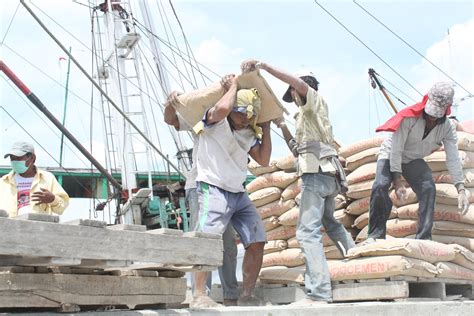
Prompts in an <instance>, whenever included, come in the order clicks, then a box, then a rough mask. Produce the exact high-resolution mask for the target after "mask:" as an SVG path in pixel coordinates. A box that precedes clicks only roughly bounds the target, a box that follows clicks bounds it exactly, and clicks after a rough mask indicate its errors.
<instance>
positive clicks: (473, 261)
mask: <svg viewBox="0 0 474 316" xmlns="http://www.w3.org/2000/svg"><path fill="white" fill-rule="evenodd" d="M449 246H450V247H452V248H453V250H454V253H455V257H454V260H451V262H452V263H455V264H458V265H460V266H462V267H464V268H467V269H469V270H473V271H474V252H472V251H470V250H469V249H467V248H466V247H463V246H460V245H456V244H453V245H449Z"/></svg>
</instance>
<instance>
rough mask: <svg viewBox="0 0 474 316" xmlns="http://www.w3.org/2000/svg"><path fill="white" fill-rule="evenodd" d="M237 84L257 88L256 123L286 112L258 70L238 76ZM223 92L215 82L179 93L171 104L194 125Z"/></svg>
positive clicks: (240, 87) (243, 87)
mask: <svg viewBox="0 0 474 316" xmlns="http://www.w3.org/2000/svg"><path fill="white" fill-rule="evenodd" d="M237 84H238V87H239V89H249V88H256V89H257V90H258V93H259V95H260V98H261V100H262V107H261V109H260V112H259V115H258V123H260V122H267V121H270V120H273V119H276V118H279V117H282V116H283V112H284V111H285V112H287V111H286V110H285V109H284V107H283V105H282V104H281V103H280V101H278V99H277V97H276V96H275V94H274V93H273V91H272V89H271V88H270V86H269V85H268V84H267V82H266V81H265V79H264V78H263V77H262V76H261V75H260V73H259V72H258V71H252V72H248V73H245V74H242V75H240V76H238V77H237ZM224 93H225V91H224V89H223V88H222V86H221V84H220V82H216V83H214V84H212V85H210V86H208V87H205V88H202V89H198V90H194V91H190V92H186V93H183V94H181V95H179V96H178V98H177V99H176V100H174V101H173V102H172V103H171V105H172V106H173V107H174V108H175V109H176V111H178V112H179V113H180V114H181V116H182V117H183V120H185V122H186V123H187V124H188V125H189V126H194V125H195V124H196V123H197V122H199V121H200V120H201V119H202V117H203V116H204V113H205V112H206V110H207V109H209V108H211V107H212V106H214V105H215V104H216V103H217V101H219V99H220V98H221V97H222V96H223V95H224ZM287 113H288V112H287Z"/></svg>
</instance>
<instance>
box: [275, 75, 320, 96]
mask: <svg viewBox="0 0 474 316" xmlns="http://www.w3.org/2000/svg"><path fill="white" fill-rule="evenodd" d="M294 76H295V77H298V78H300V79H301V80H303V81H304V82H306V84H307V85H308V86H310V87H311V88H313V89H314V90H316V91H318V85H319V81H318V80H317V79H316V77H315V76H314V74H313V73H312V72H311V71H309V70H301V71H298V72H297V73H295V74H294ZM295 93H296V91H295V89H294V88H293V87H292V86H289V87H288V89H287V90H286V92H285V94H284V95H283V101H285V102H288V103H291V102H294V101H295Z"/></svg>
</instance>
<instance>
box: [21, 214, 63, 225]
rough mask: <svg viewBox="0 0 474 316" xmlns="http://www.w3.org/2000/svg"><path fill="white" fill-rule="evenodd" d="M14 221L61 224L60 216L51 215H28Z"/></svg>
mask: <svg viewBox="0 0 474 316" xmlns="http://www.w3.org/2000/svg"><path fill="white" fill-rule="evenodd" d="M13 219H19V220H26V221H38V222H49V223H59V216H58V215H49V214H42V213H27V214H23V215H19V216H17V217H13Z"/></svg>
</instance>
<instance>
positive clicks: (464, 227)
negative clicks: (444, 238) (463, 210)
mask: <svg viewBox="0 0 474 316" xmlns="http://www.w3.org/2000/svg"><path fill="white" fill-rule="evenodd" d="M431 232H432V233H433V234H437V235H449V236H460V237H469V238H474V225H470V224H465V223H454V222H446V221H436V222H433V229H432V230H431Z"/></svg>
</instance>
